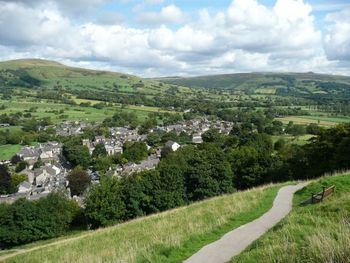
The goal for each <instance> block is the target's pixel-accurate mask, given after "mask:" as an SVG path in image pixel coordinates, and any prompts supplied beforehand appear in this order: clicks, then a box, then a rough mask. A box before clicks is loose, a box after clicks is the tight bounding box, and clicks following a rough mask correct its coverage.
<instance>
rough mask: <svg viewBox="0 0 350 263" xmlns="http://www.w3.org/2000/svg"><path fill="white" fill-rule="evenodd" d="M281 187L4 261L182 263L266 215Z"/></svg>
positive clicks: (213, 201) (212, 202)
mask: <svg viewBox="0 0 350 263" xmlns="http://www.w3.org/2000/svg"><path fill="white" fill-rule="evenodd" d="M279 187H280V186H279V185H277V186H273V187H262V188H257V189H253V190H250V191H245V192H239V193H235V194H232V195H227V196H222V197H218V198H213V199H210V200H207V201H203V202H199V203H196V204H193V205H190V206H188V207H184V208H180V209H175V210H172V211H169V212H165V213H161V214H157V215H153V216H149V217H146V218H141V219H137V220H133V221H130V222H128V223H124V224H120V225H117V226H115V227H111V228H107V229H101V230H97V231H95V232H87V233H88V234H86V233H85V234H83V235H85V236H82V238H79V235H78V236H76V237H78V239H75V240H71V241H69V240H68V241H66V242H64V243H54V244H55V245H52V246H50V245H49V246H46V247H42V248H40V249H36V250H34V251H29V252H27V253H25V254H21V255H17V256H15V257H11V258H9V259H7V260H6V262H28V263H30V262H48V261H50V262H84V263H85V262H87V263H88V262H128V263H129V262H181V261H182V260H183V259H185V258H187V257H188V256H190V255H192V254H193V253H194V252H196V251H197V250H198V249H199V248H201V247H202V246H203V245H205V244H207V243H210V242H212V241H214V240H216V239H218V238H219V237H220V236H221V235H222V234H224V233H226V232H227V231H229V230H231V229H233V228H236V227H238V226H239V225H242V224H244V223H247V222H249V221H251V220H253V219H255V218H257V217H258V216H260V215H261V214H263V213H264V212H265V211H267V210H268V209H269V208H270V207H271V205H272V201H273V199H274V197H275V195H276V193H277V190H278V188H279ZM49 242H52V241H49ZM41 245H42V243H41ZM31 247H34V248H35V246H31ZM0 259H1V257H0Z"/></svg>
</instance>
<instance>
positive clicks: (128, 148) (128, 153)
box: [123, 142, 148, 163]
mask: <svg viewBox="0 0 350 263" xmlns="http://www.w3.org/2000/svg"><path fill="white" fill-rule="evenodd" d="M123 155H124V157H125V158H126V159H128V161H129V162H136V163H137V162H141V161H142V160H143V159H145V158H147V156H148V150H147V145H146V144H145V143H144V142H134V143H131V142H126V143H125V144H124V145H123Z"/></svg>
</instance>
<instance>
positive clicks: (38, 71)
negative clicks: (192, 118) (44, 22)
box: [0, 59, 172, 95]
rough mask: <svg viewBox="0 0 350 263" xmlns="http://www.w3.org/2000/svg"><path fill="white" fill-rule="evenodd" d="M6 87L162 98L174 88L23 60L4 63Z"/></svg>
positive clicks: (1, 82)
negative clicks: (91, 91)
mask: <svg viewBox="0 0 350 263" xmlns="http://www.w3.org/2000/svg"><path fill="white" fill-rule="evenodd" d="M3 87H6V88H22V87H25V88H28V87H29V88H38V87H40V88H48V89H64V90H65V91H68V92H69V91H79V90H84V91H85V90H94V91H106V92H111V91H112V92H117V93H125V94H129V93H131V94H132V93H138V94H145V95H158V94H160V93H164V92H166V91H167V90H168V89H169V88H171V87H172V85H167V84H163V83H159V82H157V81H153V80H144V79H142V78H139V77H137V76H132V75H128V74H123V73H116V72H108V71H97V70H90V69H82V68H75V67H69V66H65V65H63V64H60V63H58V62H55V61H49V60H42V59H19V60H11V61H5V62H0V88H3Z"/></svg>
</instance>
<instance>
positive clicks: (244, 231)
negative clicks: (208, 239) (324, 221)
mask: <svg viewBox="0 0 350 263" xmlns="http://www.w3.org/2000/svg"><path fill="white" fill-rule="evenodd" d="M307 184H308V182H304V183H299V184H297V185H289V186H285V187H282V188H281V189H280V190H279V191H278V194H277V196H276V198H275V200H274V202H273V206H272V208H271V209H270V210H269V211H268V212H266V213H265V214H264V215H262V216H261V217H259V218H258V219H256V220H254V221H252V222H250V223H248V224H245V225H242V226H240V227H238V228H236V229H234V230H232V231H231V232H228V233H226V234H225V235H224V236H223V237H222V238H221V239H219V240H217V241H215V242H213V243H211V244H209V245H206V246H204V247H203V248H202V249H200V250H199V251H198V252H197V253H195V254H194V255H192V256H191V257H190V258H188V259H187V260H185V261H184V262H183V263H225V262H228V261H230V260H231V259H232V258H233V257H234V256H237V255H238V254H240V253H241V252H242V251H243V250H245V249H246V248H247V247H248V246H249V245H250V244H252V242H253V241H255V240H257V239H258V238H259V237H261V236H262V235H263V234H264V233H266V232H267V231H268V230H269V229H270V228H272V227H273V226H275V225H276V224H277V223H278V222H280V221H281V220H282V219H283V218H284V217H285V216H287V215H288V213H289V212H290V211H291V209H292V203H293V195H294V193H295V192H296V191H298V190H300V189H302V188H304V187H305V186H306V185H307Z"/></svg>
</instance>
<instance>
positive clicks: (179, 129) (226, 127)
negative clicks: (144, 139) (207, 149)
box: [157, 117, 233, 144]
mask: <svg viewBox="0 0 350 263" xmlns="http://www.w3.org/2000/svg"><path fill="white" fill-rule="evenodd" d="M232 127H233V124H232V123H231V122H226V121H210V120H208V119H206V118H204V117H203V118H198V119H194V120H188V121H182V122H179V123H177V124H174V125H168V126H159V127H157V130H158V131H164V132H170V131H174V132H176V134H177V135H179V134H180V133H186V134H187V135H190V136H192V142H193V143H196V144H199V143H202V142H203V140H202V134H203V133H205V132H206V131H208V130H209V129H211V128H214V129H217V130H218V131H219V132H220V133H221V134H225V135H227V134H229V133H230V131H231V130H232Z"/></svg>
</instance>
